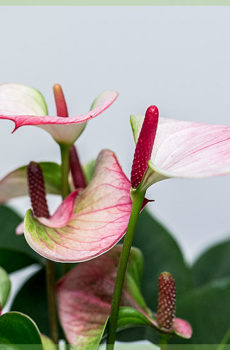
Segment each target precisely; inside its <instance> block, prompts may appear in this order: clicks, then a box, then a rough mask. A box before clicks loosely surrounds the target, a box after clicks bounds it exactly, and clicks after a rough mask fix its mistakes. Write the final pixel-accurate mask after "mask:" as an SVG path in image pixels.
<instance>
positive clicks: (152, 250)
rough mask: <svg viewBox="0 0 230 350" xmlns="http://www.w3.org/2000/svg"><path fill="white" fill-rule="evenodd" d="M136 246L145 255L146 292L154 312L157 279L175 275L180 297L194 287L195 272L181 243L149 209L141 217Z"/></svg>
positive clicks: (137, 229)
mask: <svg viewBox="0 0 230 350" xmlns="http://www.w3.org/2000/svg"><path fill="white" fill-rule="evenodd" d="M133 245H134V246H135V247H137V248H139V249H140V250H141V252H142V254H143V256H144V270H143V278H142V292H143V296H144V298H145V300H146V302H147V305H148V306H149V307H150V308H151V309H152V310H156V308H157V279H158V276H159V275H160V273H161V272H163V271H168V272H170V273H171V274H172V275H173V276H174V278H175V280H176V287H177V297H178V298H180V295H182V294H183V293H184V292H185V291H187V290H189V289H190V288H191V272H190V269H189V267H188V266H187V264H186V262H185V260H184V257H183V254H182V252H181V249H180V247H179V245H178V243H177V242H176V240H175V239H174V238H173V236H172V235H171V234H170V233H169V232H168V231H167V229H166V228H165V227H164V226H163V225H162V224H160V223H159V222H158V220H157V219H156V218H154V217H153V216H152V215H150V213H149V212H148V211H147V210H146V209H145V210H144V211H143V212H142V213H141V214H140V216H139V219H138V223H137V227H136V232H135V236H134V241H133Z"/></svg>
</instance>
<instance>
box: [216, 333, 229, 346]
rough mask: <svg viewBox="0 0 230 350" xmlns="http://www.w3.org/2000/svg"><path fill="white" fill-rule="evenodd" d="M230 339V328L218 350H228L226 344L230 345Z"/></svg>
mask: <svg viewBox="0 0 230 350" xmlns="http://www.w3.org/2000/svg"><path fill="white" fill-rule="evenodd" d="M229 339H230V328H229V329H228V330H227V332H226V333H225V335H224V338H223V339H222V341H221V343H220V345H219V346H218V348H217V350H224V349H225V348H226V344H227V343H228V341H229Z"/></svg>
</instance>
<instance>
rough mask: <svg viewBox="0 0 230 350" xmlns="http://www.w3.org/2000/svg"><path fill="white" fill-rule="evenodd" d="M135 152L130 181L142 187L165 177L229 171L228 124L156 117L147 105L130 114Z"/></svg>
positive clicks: (215, 173) (154, 110) (200, 176)
mask: <svg viewBox="0 0 230 350" xmlns="http://www.w3.org/2000/svg"><path fill="white" fill-rule="evenodd" d="M131 126H132V131H133V135H134V140H135V143H136V144H137V146H136V152H135V157H134V162H133V169H132V176H131V183H132V187H133V188H134V189H136V188H137V187H138V186H140V188H141V189H143V190H146V189H147V188H148V187H149V186H151V185H152V184H153V183H155V182H157V181H161V180H164V179H167V178H173V177H180V178H203V177H210V176H218V175H226V174H229V173H230V126H225V125H211V124H201V123H197V122H188V121H180V120H174V119H167V118H162V117H160V118H159V119H158V109H157V107H155V106H151V107H149V108H148V109H147V111H146V115H145V117H144V116H141V115H131Z"/></svg>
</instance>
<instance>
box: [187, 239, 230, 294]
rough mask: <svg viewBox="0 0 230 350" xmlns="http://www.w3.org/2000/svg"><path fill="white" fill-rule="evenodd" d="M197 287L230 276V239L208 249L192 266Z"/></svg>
mask: <svg viewBox="0 0 230 350" xmlns="http://www.w3.org/2000/svg"><path fill="white" fill-rule="evenodd" d="M192 275H193V282H194V285H195V286H196V287H199V286H202V285H205V284H207V283H210V282H214V281H216V280H219V279H222V278H225V277H229V276H230V241H229V240H227V241H224V242H221V243H218V244H217V245H214V246H212V247H210V248H209V249H207V250H206V251H205V252H204V253H203V254H201V256H200V257H199V258H198V259H197V260H196V261H195V263H194V265H193V267H192Z"/></svg>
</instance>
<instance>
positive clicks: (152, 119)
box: [131, 106, 159, 188]
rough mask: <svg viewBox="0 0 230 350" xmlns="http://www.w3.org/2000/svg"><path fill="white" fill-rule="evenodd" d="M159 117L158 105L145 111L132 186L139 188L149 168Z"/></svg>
mask: <svg viewBox="0 0 230 350" xmlns="http://www.w3.org/2000/svg"><path fill="white" fill-rule="evenodd" d="M158 117H159V112H158V108H157V107H156V106H150V107H149V108H148V109H147V111H146V113H145V119H144V122H143V125H142V128H141V131H140V135H139V138H138V141H137V144H136V149H135V153H134V159H133V165H132V172H131V185H132V188H137V187H138V186H139V184H140V183H141V181H142V178H143V176H144V174H145V172H146V170H147V168H148V161H149V160H150V158H151V154H152V149H153V144H154V140H155V136H156V131H157V124H158Z"/></svg>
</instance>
